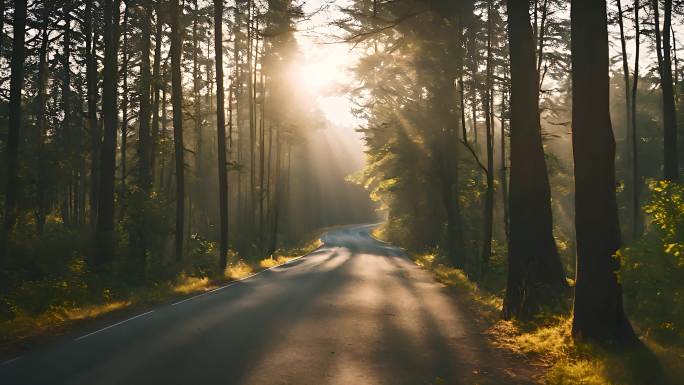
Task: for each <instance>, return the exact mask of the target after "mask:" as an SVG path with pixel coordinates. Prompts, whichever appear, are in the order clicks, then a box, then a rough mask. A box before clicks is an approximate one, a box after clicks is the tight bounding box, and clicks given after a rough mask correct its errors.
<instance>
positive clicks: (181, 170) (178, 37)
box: [169, 0, 185, 259]
mask: <svg viewBox="0 0 684 385" xmlns="http://www.w3.org/2000/svg"><path fill="white" fill-rule="evenodd" d="M169 5H170V7H171V8H170V10H171V12H170V24H171V50H170V53H171V105H172V107H173V142H174V153H175V162H176V235H175V253H176V259H181V258H182V256H183V228H184V223H185V222H184V219H185V163H184V159H185V157H184V152H185V148H184V146H183V84H182V81H183V78H182V74H181V57H182V48H183V45H182V36H183V35H182V31H181V25H180V22H181V16H182V9H181V7H180V5H179V4H178V0H171V3H170V4H169Z"/></svg>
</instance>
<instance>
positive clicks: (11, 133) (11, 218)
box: [0, 0, 26, 257]
mask: <svg viewBox="0 0 684 385" xmlns="http://www.w3.org/2000/svg"><path fill="white" fill-rule="evenodd" d="M12 28H13V32H14V36H13V38H12V59H11V61H10V71H11V74H10V98H9V127H8V130H7V142H6V144H5V152H6V154H7V155H6V159H7V186H6V189H7V190H6V191H5V218H4V224H3V233H2V239H0V241H1V242H0V256H3V257H4V256H5V255H6V254H7V240H8V237H9V234H10V233H11V232H12V229H13V228H14V225H15V223H16V221H17V216H18V213H17V198H18V193H19V185H18V184H19V175H18V173H19V135H20V133H21V130H22V128H23V127H22V126H23V121H22V119H23V116H22V115H23V111H22V108H21V90H22V88H23V85H24V64H25V63H24V59H25V57H26V47H24V44H25V41H26V0H16V1H15V2H14V22H13V27H12Z"/></svg>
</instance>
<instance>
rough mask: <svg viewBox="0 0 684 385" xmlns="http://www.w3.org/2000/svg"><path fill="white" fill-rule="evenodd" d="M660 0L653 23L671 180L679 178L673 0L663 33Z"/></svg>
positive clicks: (667, 176)
mask: <svg viewBox="0 0 684 385" xmlns="http://www.w3.org/2000/svg"><path fill="white" fill-rule="evenodd" d="M658 3H659V1H658V0H653V2H652V4H653V18H654V20H653V25H654V27H655V35H656V50H657V51H658V70H659V72H660V88H661V89H662V91H663V144H664V161H663V177H664V178H665V179H666V180H669V181H674V182H676V181H678V180H679V157H678V155H677V116H676V112H675V103H674V89H673V84H672V59H671V52H670V28H671V26H672V0H665V1H664V3H665V8H664V12H665V13H664V20H663V33H662V35H661V32H660V16H659V9H658V8H659V7H658Z"/></svg>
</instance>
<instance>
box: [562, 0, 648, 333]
mask: <svg viewBox="0 0 684 385" xmlns="http://www.w3.org/2000/svg"><path fill="white" fill-rule="evenodd" d="M570 17H571V28H572V30H571V33H572V43H571V47H572V123H573V126H572V139H573V142H572V146H573V158H574V161H575V210H576V211H575V229H576V233H577V277H576V284H575V306H574V312H573V321H572V333H573V336H574V337H575V338H577V339H583V340H585V339H586V340H596V341H602V342H603V341H606V342H607V341H613V342H621V343H630V342H634V341H635V340H636V338H635V335H634V332H633V330H632V327H631V325H630V323H629V321H628V320H627V317H626V315H625V313H624V309H623V304H622V288H621V286H620V283H619V282H618V279H617V275H616V272H617V271H618V269H619V267H620V264H619V261H618V260H617V259H616V258H615V252H616V251H617V250H618V248H619V247H620V227H619V224H618V215H617V202H616V198H615V139H614V137H613V129H612V127H611V122H610V114H609V78H608V28H607V23H606V20H607V15H606V3H605V2H604V1H594V2H588V1H582V0H572V3H571V10H570Z"/></svg>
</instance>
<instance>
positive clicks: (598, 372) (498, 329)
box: [379, 230, 684, 385]
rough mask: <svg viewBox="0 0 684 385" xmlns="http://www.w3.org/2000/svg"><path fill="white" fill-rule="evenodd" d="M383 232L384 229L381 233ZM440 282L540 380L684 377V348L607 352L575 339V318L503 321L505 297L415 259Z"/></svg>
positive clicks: (558, 383)
mask: <svg viewBox="0 0 684 385" xmlns="http://www.w3.org/2000/svg"><path fill="white" fill-rule="evenodd" d="M379 231H382V230H379ZM412 257H413V259H414V261H415V263H416V264H417V265H419V266H421V267H423V268H425V269H427V270H431V271H432V272H433V273H434V275H435V279H436V280H437V281H439V282H441V283H443V284H444V285H447V286H449V287H452V288H454V289H455V290H456V291H458V292H459V294H461V295H463V296H464V297H465V298H466V299H467V301H468V303H469V305H471V306H470V307H471V308H472V309H473V310H474V312H475V314H476V315H478V316H479V317H480V319H482V320H484V322H485V326H486V327H487V332H486V333H487V335H488V336H489V337H490V340H491V342H492V344H493V345H494V346H495V347H497V348H498V349H503V350H506V351H508V352H511V353H513V354H514V355H516V356H518V357H522V358H523V359H524V360H526V361H528V362H530V363H532V364H533V365H535V366H538V367H541V368H543V371H542V372H541V374H540V376H539V379H538V380H539V382H540V383H543V384H549V385H575V384H584V385H609V384H624V385H637V384H661V383H665V384H670V383H672V384H675V383H681V379H682V378H684V349H680V348H676V347H664V346H662V345H659V344H657V343H656V342H655V341H652V340H650V339H647V338H642V340H643V342H644V344H645V346H646V347H647V348H648V349H645V348H640V349H639V348H637V349H620V350H616V349H614V348H613V349H606V348H601V347H598V346H595V345H591V344H578V343H576V342H575V341H574V340H573V338H572V335H571V328H572V318H571V316H570V315H548V316H542V317H539V319H538V320H537V321H536V322H535V323H532V324H530V323H528V324H521V323H519V322H515V321H506V320H503V319H501V317H500V314H501V307H502V304H503V300H502V298H501V297H499V296H496V295H493V294H491V293H489V292H487V291H486V290H483V289H481V288H480V287H479V286H478V285H477V284H476V283H474V282H473V281H471V280H470V279H468V277H467V276H466V274H465V273H464V272H463V271H461V270H459V269H455V268H452V267H449V266H446V265H443V264H440V263H439V262H438V261H437V259H436V258H435V256H434V255H431V254H425V255H413V256H412Z"/></svg>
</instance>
